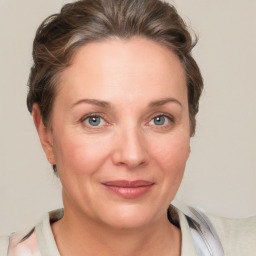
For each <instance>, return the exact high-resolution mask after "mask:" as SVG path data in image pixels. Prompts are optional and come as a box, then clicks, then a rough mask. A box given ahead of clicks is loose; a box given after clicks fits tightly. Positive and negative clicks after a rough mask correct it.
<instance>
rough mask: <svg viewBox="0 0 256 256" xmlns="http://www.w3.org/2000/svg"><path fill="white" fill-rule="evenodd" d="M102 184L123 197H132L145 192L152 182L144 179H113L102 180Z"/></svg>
mask: <svg viewBox="0 0 256 256" xmlns="http://www.w3.org/2000/svg"><path fill="white" fill-rule="evenodd" d="M102 185H104V186H105V187H106V188H107V189H109V190H111V191H112V192H114V193H116V194H117V195H119V196H121V197H123V198H127V199H134V198H137V197H140V196H142V195H144V194H145V193H147V192H148V191H149V190H150V189H151V188H152V186H153V185H154V183H153V182H151V181H146V180H135V181H128V180H113V181H106V182H102Z"/></svg>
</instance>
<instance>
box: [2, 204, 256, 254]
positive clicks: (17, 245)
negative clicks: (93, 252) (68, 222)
mask: <svg viewBox="0 0 256 256" xmlns="http://www.w3.org/2000/svg"><path fill="white" fill-rule="evenodd" d="M63 214H64V211H63V209H60V210H56V211H53V212H50V213H49V214H47V215H46V216H45V217H44V219H43V220H42V221H41V222H40V223H39V224H38V225H37V226H36V227H35V228H33V229H32V230H30V231H28V232H25V233H19V234H14V235H12V236H10V239H9V238H7V237H3V238H1V239H0V256H60V253H59V251H58V248H57V245H56V242H55V239H54V236H53V233H52V230H51V223H53V222H56V221H58V220H59V219H61V218H62V217H63ZM207 216H208V218H209V219H210V221H211V222H212V225H213V226H214V228H215V230H216V232H217V234H218V236H219V238H220V241H221V243H222V246H223V248H224V253H225V256H245V255H246V256H256V216H255V217H251V218H247V219H228V218H220V217H217V216H213V215H209V214H207ZM169 219H171V222H172V223H173V224H174V225H176V226H179V227H180V229H181V233H182V245H181V256H197V254H196V250H195V247H194V242H193V238H192V235H191V231H190V229H189V225H188V222H187V218H186V216H185V215H184V214H183V213H182V212H181V211H180V210H178V209H176V208H174V207H172V206H171V207H170V209H169ZM8 248H9V250H8Z"/></svg>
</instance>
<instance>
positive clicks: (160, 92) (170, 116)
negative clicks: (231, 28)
mask: <svg viewBox="0 0 256 256" xmlns="http://www.w3.org/2000/svg"><path fill="white" fill-rule="evenodd" d="M193 45H194V43H193V42H192V39H191V36H190V34H189V33H188V31H187V28H186V26H185V24H184V23H183V21H182V19H181V18H180V16H179V15H178V14H177V12H176V10H175V8H174V7H173V6H170V5H168V4H167V3H163V2H161V1H158V0H84V1H78V2H75V3H72V4H68V5H66V6H64V7H63V8H62V10H61V12H60V14H57V15H53V16H51V17H49V18H48V19H46V20H45V21H44V22H43V24H42V25H41V26H40V27H39V29H38V31H37V34H36V37H35V40H34V48H33V58H34V66H33V67H32V69H31V74H30V79H29V93H28V98H27V104H28V109H29V111H30V112H31V113H32V116H33V119H34V123H35V126H36V128H37V131H38V135H39V138H40V141H41V144H42V147H43V150H44V152H45V154H46V157H47V159H48V161H49V163H50V164H52V166H53V169H54V172H55V173H56V175H58V176H59V178H60V181H61V183H62V186H63V204H64V210H57V211H54V212H52V213H50V214H49V215H48V216H47V217H46V218H45V219H44V220H43V221H42V222H41V223H39V224H38V225H37V226H36V227H35V228H33V229H32V230H31V231H29V232H25V233H22V234H16V235H13V236H11V237H10V239H9V238H8V239H3V240H2V243H4V241H6V242H5V245H3V246H2V248H3V249H2V250H3V255H15V256H16V255H61V256H65V255H78V256H79V255H124V256H125V255H163V256H165V255H182V256H184V255H224V253H225V255H253V252H254V251H255V249H256V248H255V245H254V244H253V243H252V241H253V238H256V237H255V234H254V233H255V232H254V230H255V225H256V224H255V223H256V220H255V218H252V219H250V220H246V221H241V222H239V223H237V222H236V223H233V222H232V221H229V220H226V221H224V220H223V219H219V218H215V217H210V220H209V219H208V218H207V217H206V216H205V215H204V214H202V213H201V212H198V211H196V210H195V209H192V210H191V215H190V216H187V217H186V216H185V215H184V214H183V213H182V212H180V211H179V210H178V209H175V208H174V207H172V206H169V205H170V202H171V201H172V200H173V198H174V196H175V194H176V192H177V190H178V188H179V185H180V183H181V180H182V177H183V173H184V169H185V165H186V161H187V159H188V157H189V153H190V137H191V136H192V135H193V134H194V132H195V123H196V122H195V116H196V114H197V112H198V101H199V98H200V94H201V91H202V88H203V82H202V77H201V74H200V71H199V68H198V66H197V64H196V63H195V61H194V59H193V58H192V56H191V50H192V48H193ZM212 224H213V226H212ZM236 229H237V230H244V231H243V232H245V230H246V234H247V235H246V236H244V235H243V232H242V233H240V232H234V230H236ZM202 233H203V235H202ZM219 239H220V240H221V242H220V241H219ZM238 241H239V242H240V243H241V245H240V246H237V245H238ZM242 244H246V246H242ZM4 246H5V248H4ZM4 250H5V251H4ZM7 250H8V252H7ZM223 250H224V252H223Z"/></svg>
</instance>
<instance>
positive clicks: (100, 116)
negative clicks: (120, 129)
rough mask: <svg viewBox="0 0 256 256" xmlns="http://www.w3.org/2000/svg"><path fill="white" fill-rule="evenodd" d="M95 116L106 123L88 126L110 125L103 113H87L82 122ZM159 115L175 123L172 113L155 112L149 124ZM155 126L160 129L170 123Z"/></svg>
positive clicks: (94, 127)
mask: <svg viewBox="0 0 256 256" xmlns="http://www.w3.org/2000/svg"><path fill="white" fill-rule="evenodd" d="M93 117H95V118H100V119H101V120H103V122H104V123H105V124H104V125H100V126H93V125H90V124H88V123H87V126H88V127H90V128H92V127H93V129H97V128H98V129H99V128H100V127H102V126H108V125H109V122H107V121H106V120H105V118H104V117H103V116H102V114H101V113H90V114H87V115H85V116H83V117H82V118H81V122H82V123H85V122H86V120H88V119H89V118H93ZM157 117H165V118H166V119H167V120H168V121H169V122H171V123H175V118H174V117H173V116H172V115H170V114H167V113H157V114H155V115H154V116H153V117H152V118H151V119H150V120H149V121H148V122H147V125H148V124H149V123H150V122H152V121H153V120H154V119H155V118H157ZM153 126H155V127H157V128H158V129H161V128H166V127H168V126H169V125H168V124H167V125H165V124H164V125H153Z"/></svg>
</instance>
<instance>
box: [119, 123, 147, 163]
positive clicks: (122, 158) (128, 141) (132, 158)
mask: <svg viewBox="0 0 256 256" xmlns="http://www.w3.org/2000/svg"><path fill="white" fill-rule="evenodd" d="M116 141H117V147H116V152H115V156H114V161H115V163H116V164H119V165H120V164H121V165H126V166H127V167H129V168H136V167H137V166H141V165H142V164H145V163H146V161H147V152H146V147H145V135H144V133H143V131H142V130H141V129H140V127H138V126H137V125H135V124H132V125H129V126H128V125H127V126H125V127H122V128H120V130H119V133H118V135H117V138H116Z"/></svg>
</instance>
